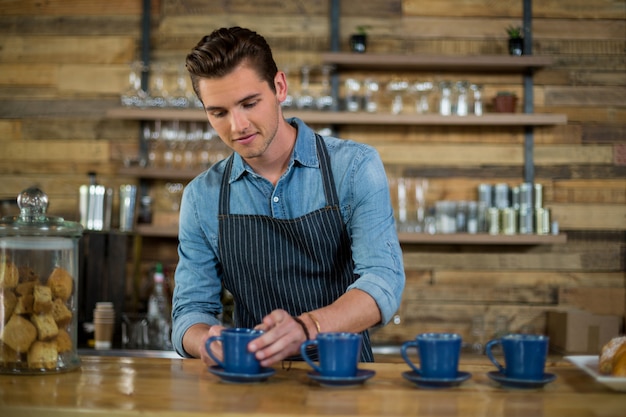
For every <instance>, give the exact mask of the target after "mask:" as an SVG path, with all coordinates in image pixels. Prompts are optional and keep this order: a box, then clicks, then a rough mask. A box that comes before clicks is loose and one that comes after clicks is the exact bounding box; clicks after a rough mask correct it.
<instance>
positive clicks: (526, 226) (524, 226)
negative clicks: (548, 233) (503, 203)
mask: <svg viewBox="0 0 626 417" xmlns="http://www.w3.org/2000/svg"><path fill="white" fill-rule="evenodd" d="M533 214H534V210H533V209H532V208H527V209H525V210H524V209H520V210H519V226H518V228H519V233H520V234H522V235H528V234H532V233H534V227H533V225H534V218H533V217H534V216H533Z"/></svg>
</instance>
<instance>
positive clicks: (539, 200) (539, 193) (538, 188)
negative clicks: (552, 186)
mask: <svg viewBox="0 0 626 417" xmlns="http://www.w3.org/2000/svg"><path fill="white" fill-rule="evenodd" d="M534 190H535V195H534V199H535V209H538V208H542V207H543V185H542V184H538V183H537V184H535V187H534Z"/></svg>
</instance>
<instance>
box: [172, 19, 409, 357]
mask: <svg viewBox="0 0 626 417" xmlns="http://www.w3.org/2000/svg"><path fill="white" fill-rule="evenodd" d="M187 69H188V71H189V73H190V75H191V80H192V84H193V88H194V91H195V92H196V94H197V96H198V98H199V99H200V100H201V101H202V103H203V106H204V108H205V111H206V114H207V117H208V120H209V122H210V123H211V126H212V127H213V128H214V129H215V130H216V132H217V133H218V134H219V136H220V138H221V140H222V141H223V142H224V143H225V144H226V145H227V146H228V147H230V148H231V149H232V150H233V151H234V153H233V154H232V156H231V157H229V158H227V159H225V160H223V161H221V162H219V163H217V164H215V165H214V166H213V167H211V169H209V170H208V171H206V172H204V173H202V174H200V175H199V176H198V177H197V178H195V179H194V180H193V181H192V182H190V183H189V185H188V186H187V187H186V188H185V191H184V194H183V199H182V204H181V209H180V229H179V248H178V253H179V258H180V259H179V263H178V267H177V269H176V276H175V280H176V286H175V290H174V297H173V309H172V317H173V332H172V341H173V343H174V347H175V349H176V351H177V352H178V353H179V354H181V355H183V356H187V357H199V358H202V360H203V361H204V362H205V363H207V364H208V365H212V364H213V361H212V360H211V359H210V358H209V356H208V355H207V353H206V350H205V342H206V340H207V339H208V338H209V337H210V336H213V335H217V334H219V333H220V332H221V330H222V329H223V325H222V323H220V321H219V320H218V318H217V317H218V315H219V313H220V312H221V309H222V305H221V303H220V294H221V290H222V285H223V286H224V288H226V289H228V290H229V291H230V292H231V293H232V294H233V298H234V301H235V315H234V317H235V325H236V326H237V327H247V328H253V327H256V328H259V329H262V330H264V334H263V335H262V336H261V337H259V338H258V339H256V340H255V341H253V342H251V343H250V345H249V346H248V348H249V349H250V350H251V351H253V352H255V354H256V356H257V358H258V359H259V360H260V361H261V364H262V366H271V365H273V364H275V363H277V362H279V361H281V360H283V359H286V358H288V357H292V356H293V355H297V354H298V353H299V349H300V345H301V344H302V342H304V340H306V339H307V338H311V339H314V338H315V337H316V335H317V333H319V332H331V331H347V332H362V334H363V350H362V354H361V360H362V361H372V360H373V355H372V351H371V346H370V341H369V335H368V332H367V329H369V328H371V327H373V326H376V325H383V324H385V323H387V322H388V321H389V319H390V318H391V317H392V316H393V314H394V313H395V312H396V310H397V309H398V306H399V304H400V298H401V295H402V291H403V289H404V281H405V277H404V269H403V263H402V253H401V250H400V245H399V243H398V237H397V233H396V230H395V225H394V219H393V213H392V208H391V204H390V198H389V189H388V185H387V178H386V175H385V171H384V168H383V164H382V162H381V160H380V157H379V156H378V154H377V152H376V151H375V150H374V149H373V148H371V147H369V146H366V145H363V144H357V143H355V142H351V141H347V140H341V139H337V138H332V137H321V136H319V135H317V134H316V133H315V132H314V131H313V130H312V129H311V128H309V127H308V126H307V125H305V124H304V123H303V122H302V121H301V120H299V119H295V118H292V119H288V120H285V119H284V118H283V114H282V109H281V103H282V102H283V101H284V100H285V97H286V96H287V80H286V76H285V73H283V72H282V71H278V69H277V67H276V63H275V62H274V59H273V57H272V52H271V49H270V47H269V46H268V44H267V43H266V41H265V39H264V38H263V37H262V36H260V35H259V34H257V33H255V32H253V31H250V30H247V29H242V28H239V27H234V28H228V29H227V28H222V29H219V30H216V31H214V32H213V33H212V34H210V35H208V36H205V37H204V38H203V39H202V40H201V41H200V42H199V43H198V45H197V46H196V47H195V48H194V49H193V50H192V52H191V53H190V54H189V55H188V56H187ZM212 346H213V348H214V349H216V350H217V351H216V354H217V355H218V357H221V352H219V349H220V348H219V346H216V344H213V345H212Z"/></svg>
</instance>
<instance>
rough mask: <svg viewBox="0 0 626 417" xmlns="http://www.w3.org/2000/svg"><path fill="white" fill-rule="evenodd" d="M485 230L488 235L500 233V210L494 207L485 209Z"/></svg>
mask: <svg viewBox="0 0 626 417" xmlns="http://www.w3.org/2000/svg"><path fill="white" fill-rule="evenodd" d="M487 231H488V233H489V234H490V235H498V234H500V210H498V209H497V208H495V207H489V209H488V210H487Z"/></svg>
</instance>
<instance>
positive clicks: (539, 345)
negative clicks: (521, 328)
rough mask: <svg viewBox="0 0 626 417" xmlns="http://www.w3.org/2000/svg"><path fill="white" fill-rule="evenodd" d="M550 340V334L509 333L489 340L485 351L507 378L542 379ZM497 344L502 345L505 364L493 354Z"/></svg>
mask: <svg viewBox="0 0 626 417" xmlns="http://www.w3.org/2000/svg"><path fill="white" fill-rule="evenodd" d="M549 341H550V339H549V338H548V336H543V335H536V334H508V335H506V336H502V337H501V338H499V339H494V340H490V341H489V342H487V345H486V346H485V351H486V353H487V356H488V357H489V360H491V362H492V363H493V364H494V365H495V366H496V368H498V370H499V371H500V373H502V374H503V375H504V376H506V377H507V378H515V379H526V380H540V379H542V378H543V376H544V369H545V366H546V358H547V357H548V346H549ZM496 345H502V351H503V353H504V364H505V365H504V366H502V364H501V363H500V362H498V360H497V359H496V358H495V357H494V355H493V352H492V349H493V348H494V347H495V346H496Z"/></svg>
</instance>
